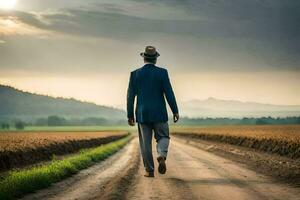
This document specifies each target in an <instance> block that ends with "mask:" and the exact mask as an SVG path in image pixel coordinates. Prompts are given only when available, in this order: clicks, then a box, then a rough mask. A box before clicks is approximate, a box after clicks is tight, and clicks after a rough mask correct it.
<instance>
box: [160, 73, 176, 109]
mask: <svg viewBox="0 0 300 200" xmlns="http://www.w3.org/2000/svg"><path fill="white" fill-rule="evenodd" d="M164 73H165V74H164V76H163V89H164V93H165V96H166V99H167V102H168V104H169V106H170V108H171V110H172V112H173V114H178V107H177V103H176V98H175V95H174V92H173V89H172V85H171V83H170V78H169V74H168V71H167V70H164Z"/></svg>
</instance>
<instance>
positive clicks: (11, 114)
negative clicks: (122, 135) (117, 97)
mask: <svg viewBox="0 0 300 200" xmlns="http://www.w3.org/2000/svg"><path fill="white" fill-rule="evenodd" d="M50 115H59V116H63V117H66V118H85V117H99V118H106V119H109V120H120V119H125V117H126V115H125V112H124V111H123V110H121V109H116V108H112V107H107V106H99V105H96V104H94V103H88V102H82V101H78V100H75V99H66V98H60V97H59V98H54V97H50V96H45V95H38V94H33V93H29V92H24V91H21V90H18V89H16V88H13V87H10V86H4V85H0V119H14V118H17V119H23V120H33V119H37V118H39V117H48V116H50Z"/></svg>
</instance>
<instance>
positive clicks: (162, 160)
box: [157, 156, 167, 174]
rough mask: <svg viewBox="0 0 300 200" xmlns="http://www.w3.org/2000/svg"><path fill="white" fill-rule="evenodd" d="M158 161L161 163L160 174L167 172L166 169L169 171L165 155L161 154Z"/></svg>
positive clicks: (159, 166)
mask: <svg viewBox="0 0 300 200" xmlns="http://www.w3.org/2000/svg"><path fill="white" fill-rule="evenodd" d="M157 161H158V163H159V165H158V172H159V173H160V174H165V173H166V171H167V166H166V158H165V157H162V156H159V157H158V158H157Z"/></svg>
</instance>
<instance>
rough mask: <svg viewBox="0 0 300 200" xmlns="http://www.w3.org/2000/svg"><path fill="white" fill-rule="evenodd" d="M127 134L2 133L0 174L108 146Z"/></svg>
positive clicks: (112, 132) (0, 136)
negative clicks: (79, 151) (69, 154)
mask: <svg viewBox="0 0 300 200" xmlns="http://www.w3.org/2000/svg"><path fill="white" fill-rule="evenodd" d="M125 135H127V133H126V132H121V131H111V132H7V133H4V132H1V133H0V171H5V170H8V169H11V168H14V167H22V166H26V165H30V164H34V163H37V162H40V161H44V160H49V159H51V158H52V157H53V155H64V154H68V153H74V152H76V151H78V150H80V149H83V148H90V147H94V146H98V145H101V144H106V143H109V142H112V141H115V140H117V139H120V138H122V137H124V136H125Z"/></svg>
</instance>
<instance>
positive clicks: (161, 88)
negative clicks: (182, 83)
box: [127, 64, 178, 123]
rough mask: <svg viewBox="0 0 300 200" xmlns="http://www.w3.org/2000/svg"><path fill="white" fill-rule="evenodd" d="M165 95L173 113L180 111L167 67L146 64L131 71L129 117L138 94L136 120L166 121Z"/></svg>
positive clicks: (141, 121)
mask: <svg viewBox="0 0 300 200" xmlns="http://www.w3.org/2000/svg"><path fill="white" fill-rule="evenodd" d="M164 95H165V96H166V99H167V101H168V103H169V105H170V107H171V109H172V112H173V113H178V108H177V104H176V100H175V96H174V93H173V90H172V87H171V84H170V80H169V76H168V72H167V70H166V69H163V68H160V67H157V66H155V65H154V64H146V65H144V66H143V67H141V68H139V69H137V70H135V71H133V72H131V76H130V84H129V88H128V97H127V98H128V100H127V102H128V103H127V109H128V115H129V116H128V117H133V101H134V97H135V96H137V107H136V118H137V119H136V120H137V122H140V123H152V122H166V121H168V114H167V110H166V103H165V99H164Z"/></svg>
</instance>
